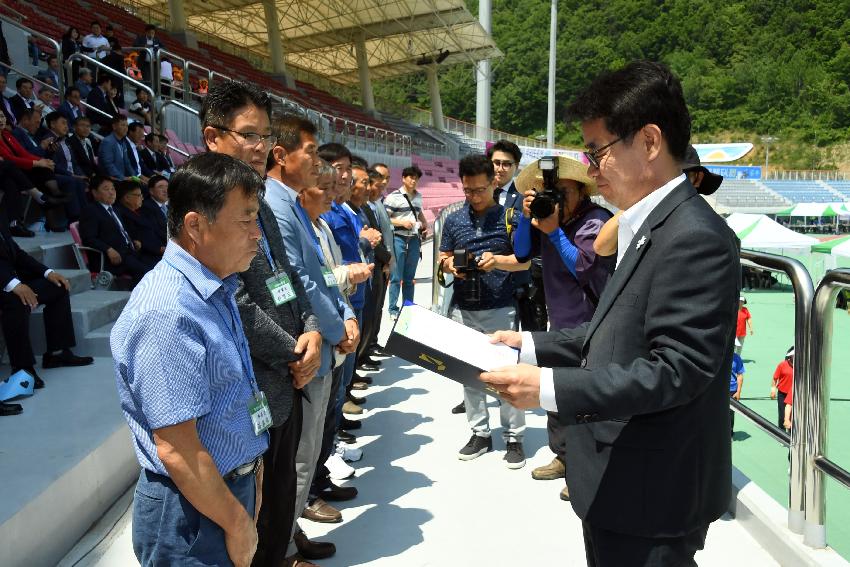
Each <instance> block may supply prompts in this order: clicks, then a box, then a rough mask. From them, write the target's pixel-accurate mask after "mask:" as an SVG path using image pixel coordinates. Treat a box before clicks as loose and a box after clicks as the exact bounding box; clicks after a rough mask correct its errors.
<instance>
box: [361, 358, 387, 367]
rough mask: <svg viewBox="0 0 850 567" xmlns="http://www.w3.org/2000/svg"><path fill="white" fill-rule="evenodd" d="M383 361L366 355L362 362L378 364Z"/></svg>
mask: <svg viewBox="0 0 850 567" xmlns="http://www.w3.org/2000/svg"><path fill="white" fill-rule="evenodd" d="M382 363H383V361H381V360H375V359H374V358H369V357H368V356H367V357H366V358H364V359H363V364H372V365H374V366H380V365H381V364H382Z"/></svg>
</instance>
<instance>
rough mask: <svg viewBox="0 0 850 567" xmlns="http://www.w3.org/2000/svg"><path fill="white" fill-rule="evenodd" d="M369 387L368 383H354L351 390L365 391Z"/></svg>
mask: <svg viewBox="0 0 850 567" xmlns="http://www.w3.org/2000/svg"><path fill="white" fill-rule="evenodd" d="M368 387H369V384H367V383H366V382H352V383H351V389H352V390H365V389H366V388H368Z"/></svg>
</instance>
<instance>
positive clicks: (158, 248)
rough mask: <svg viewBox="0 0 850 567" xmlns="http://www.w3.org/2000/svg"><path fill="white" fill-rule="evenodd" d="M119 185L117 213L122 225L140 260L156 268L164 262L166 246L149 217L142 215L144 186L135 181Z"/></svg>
mask: <svg viewBox="0 0 850 567" xmlns="http://www.w3.org/2000/svg"><path fill="white" fill-rule="evenodd" d="M117 185H118V186H117V187H116V188H115V195H116V197H115V202H116V204H115V211H116V212H117V213H118V217H119V218H120V219H121V224H123V225H124V228H125V229H126V230H127V234H129V235H130V239H131V240H132V241H133V246H134V248H135V249H136V251H137V252H138V254H139V258H141V260H142V261H143V262H145V263H146V264H150V265H151V266H154V265H156V263H157V262H159V261H160V260H162V255H163V254H164V253H165V244H163V243H162V241H161V240H160V239H159V237H158V236H157V233H156V227H155V226H154V225H153V223H152V222H151V221H150V219H149V218H148V217H147V215H144V214H142V203H143V202H144V196H143V195H142V186H141V184H140V183H139V182H138V181H136V180H134V179H131V180H129V181H119V182H118V184H117Z"/></svg>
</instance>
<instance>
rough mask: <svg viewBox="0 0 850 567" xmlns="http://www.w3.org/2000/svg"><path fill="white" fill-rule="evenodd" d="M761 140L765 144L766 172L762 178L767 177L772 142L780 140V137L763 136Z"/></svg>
mask: <svg viewBox="0 0 850 567" xmlns="http://www.w3.org/2000/svg"><path fill="white" fill-rule="evenodd" d="M761 141H762V143H763V144H764V172H763V174H762V178H763V179H767V171H768V167H769V166H770V144H772V143H774V142H778V141H779V138H777V137H776V136H762V137H761Z"/></svg>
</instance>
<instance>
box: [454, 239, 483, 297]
mask: <svg viewBox="0 0 850 567" xmlns="http://www.w3.org/2000/svg"><path fill="white" fill-rule="evenodd" d="M454 267H455V270H456V271H457V272H458V273H461V274H463V277H464V279H463V282H464V283H463V296H464V299H465V300H466V301H468V302H470V303H476V302H478V301H481V272H482V270H481V268H479V267H478V257H477V256H475V254H474V253H473V252H471V251H469V250H466V249H465V248H459V249H457V250H455V251H454Z"/></svg>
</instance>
